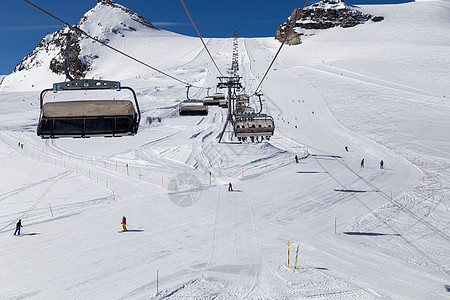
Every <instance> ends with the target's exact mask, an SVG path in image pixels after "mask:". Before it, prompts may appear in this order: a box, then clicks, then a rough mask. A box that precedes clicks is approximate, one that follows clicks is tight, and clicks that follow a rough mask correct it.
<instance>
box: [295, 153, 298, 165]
mask: <svg viewBox="0 0 450 300" xmlns="http://www.w3.org/2000/svg"><path fill="white" fill-rule="evenodd" d="M295 162H296V163H297V164H298V156H297V155H295Z"/></svg>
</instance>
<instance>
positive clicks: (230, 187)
mask: <svg viewBox="0 0 450 300" xmlns="http://www.w3.org/2000/svg"><path fill="white" fill-rule="evenodd" d="M228 191H229V192H232V191H233V185H232V184H231V182H230V183H229V184H228Z"/></svg>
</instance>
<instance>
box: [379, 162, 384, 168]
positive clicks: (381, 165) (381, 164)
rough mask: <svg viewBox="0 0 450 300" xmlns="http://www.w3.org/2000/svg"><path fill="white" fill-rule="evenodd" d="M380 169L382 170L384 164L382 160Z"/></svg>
mask: <svg viewBox="0 0 450 300" xmlns="http://www.w3.org/2000/svg"><path fill="white" fill-rule="evenodd" d="M380 169H384V162H383V160H381V161H380Z"/></svg>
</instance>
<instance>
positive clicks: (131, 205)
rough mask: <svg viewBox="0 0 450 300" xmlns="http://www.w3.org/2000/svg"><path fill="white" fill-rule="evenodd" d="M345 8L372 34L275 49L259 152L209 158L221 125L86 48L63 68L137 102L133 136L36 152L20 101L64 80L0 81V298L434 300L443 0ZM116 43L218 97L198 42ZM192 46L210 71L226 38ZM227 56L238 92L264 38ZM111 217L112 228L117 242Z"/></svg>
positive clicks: (449, 192)
mask: <svg viewBox="0 0 450 300" xmlns="http://www.w3.org/2000/svg"><path fill="white" fill-rule="evenodd" d="M108 11H109V12H111V11H113V10H111V9H109V10H108ZM361 11H364V12H367V13H369V14H371V15H376V16H383V17H385V19H384V21H383V22H379V23H374V22H368V23H366V24H365V25H362V26H355V27H351V28H342V27H339V26H337V27H333V28H330V29H328V30H316V32H315V35H313V36H310V37H309V38H307V39H304V40H303V43H302V44H301V45H299V46H295V47H284V48H283V49H282V51H281V52H280V56H279V57H278V59H277V60H276V61H275V62H274V64H273V68H272V69H271V70H270V72H269V74H268V76H267V79H266V81H265V82H264V83H263V85H262V93H263V94H264V95H263V97H262V99H263V112H264V113H267V114H269V115H271V116H273V118H274V121H275V126H276V130H275V134H274V136H273V137H272V138H271V139H270V141H265V142H263V143H250V142H248V143H242V144H238V143H232V144H230V143H218V135H219V133H220V132H221V131H222V129H223V125H224V121H225V120H226V118H227V114H226V110H224V109H222V108H219V107H210V109H209V113H208V115H207V116H192V117H180V116H178V110H177V108H178V104H179V103H180V101H181V100H182V99H185V97H186V89H185V86H184V84H181V83H179V82H176V81H175V80H173V79H172V78H169V77H167V76H164V75H162V74H160V73H156V72H155V71H154V70H150V69H148V68H146V67H144V66H141V65H139V64H137V63H135V62H132V61H130V60H129V59H127V58H124V57H122V56H120V55H119V54H117V53H115V52H112V51H111V50H109V49H105V48H106V47H103V46H100V45H98V44H97V43H93V42H91V41H88V40H82V41H81V42H80V49H81V53H84V54H89V53H93V54H95V55H97V56H98V58H95V59H93V60H92V62H91V65H90V70H89V71H88V72H87V73H86V77H87V78H92V77H95V78H99V77H102V78H105V79H118V80H121V81H122V82H124V84H126V85H128V86H130V87H132V88H133V89H134V90H135V91H136V94H137V96H138V101H139V106H140V110H141V114H142V120H141V124H140V128H139V132H138V134H137V135H135V136H133V137H122V138H108V139H104V138H90V139H57V140H42V139H40V138H39V137H38V136H37V135H36V124H37V122H38V119H39V114H40V109H39V102H38V101H37V99H38V96H39V90H40V89H41V88H43V87H45V88H49V87H51V83H52V82H53V80H55V81H56V80H57V81H59V80H63V79H64V76H63V75H57V74H55V73H53V72H52V71H51V70H50V69H49V68H48V66H39V67H37V66H36V67H34V68H31V69H30V70H22V71H20V72H16V73H14V74H13V75H10V76H8V79H9V81H8V85H6V86H5V88H4V89H3V90H2V91H1V92H0V107H1V110H0V165H1V166H2V172H1V173H0V191H1V192H0V208H1V210H0V265H1V266H2V267H1V268H0V277H1V278H2V279H4V280H2V283H1V286H0V299H2V300H3V299H211V298H215V299H245V300H247V299H249V300H252V299H255V300H257V299H337V300H347V299H374V300H375V299H433V300H434V299H447V298H448V295H449V291H450V284H449V275H450V252H449V247H448V245H449V241H450V213H449V207H450V204H449V199H450V167H449V166H450V155H449V153H450V143H449V135H448V133H449V132H450V122H449V116H450V104H449V101H448V98H449V95H450V85H449V84H448V83H449V82H450V73H449V72H448V66H449V65H450V55H449V54H448V53H450V3H449V1H443V0H442V1H415V2H411V3H405V4H398V5H370V6H361ZM118 15H120V16H121V15H122V14H118ZM102 17H104V18H107V17H108V16H102ZM109 17H111V18H112V19H114V18H115V17H117V16H116V15H110V16H109ZM111 22H112V23H114V24H120V22H116V21H114V20H111ZM125 24H127V25H130V24H129V23H125ZM137 24H139V23H137ZM92 26H94V24H92ZM137 26H138V25H136V24H135V25H134V26H131V27H133V28H135V27H137ZM142 26H144V25H142ZM94 27H95V30H98V31H99V32H100V31H101V28H100V27H96V26H94ZM121 28H122V27H121ZM124 28H125V27H124ZM124 28H122V29H121V31H122V33H123V35H124V36H125V37H122V36H121V34H114V35H113V34H111V36H112V38H110V41H109V44H110V45H114V46H116V47H117V48H118V49H120V50H122V51H124V52H127V53H130V54H132V55H133V56H135V57H137V58H140V59H142V60H143V61H145V62H147V63H149V64H151V65H154V66H155V67H158V68H161V69H162V70H164V71H166V72H167V73H168V74H171V75H174V76H176V77H177V78H181V79H184V80H186V81H188V82H190V83H193V84H195V85H196V86H201V87H205V88H207V87H215V86H216V85H217V76H218V74H217V73H218V72H217V70H216V68H215V67H214V65H212V63H211V60H210V58H209V56H208V53H206V51H205V50H204V49H203V46H202V43H201V42H200V41H199V39H198V38H193V37H186V36H181V35H177V34H173V33H170V32H164V31H162V30H154V29H151V28H149V27H148V29H144V28H142V30H141V29H140V30H136V31H127V30H125V29H124ZM126 28H128V27H126ZM89 30H94V28H90V29H89ZM97 35H99V36H100V33H98V34H97ZM205 42H206V43H207V45H208V47H209V50H210V52H211V54H212V55H213V56H214V58H215V60H216V63H217V65H218V67H219V68H220V69H221V70H222V71H224V72H225V71H226V70H227V69H228V68H229V66H230V64H231V62H232V59H233V39H226V38H210V39H206V40H205ZM238 43H239V45H238V49H239V72H240V73H239V74H240V75H241V76H242V82H243V84H244V85H245V88H246V91H249V92H250V93H251V92H253V91H254V90H255V89H256V86H257V85H258V83H259V81H260V79H261V78H262V77H263V76H264V74H265V72H266V70H267V67H268V65H269V63H270V62H271V60H272V58H273V55H274V53H276V51H277V50H278V48H279V46H280V43H279V42H278V41H276V40H274V39H273V37H267V38H239V40H238ZM41 54H42V55H43V56H44V55H45V52H43V53H41ZM54 54H55V55H56V54H57V53H56V51H55V53H54ZM52 58H53V57H52ZM50 60H51V59H48V60H47V63H50ZM17 74H20V76H17ZM11 76H16V77H11ZM12 79H14V80H12ZM5 80H6V79H5ZM33 84H34V87H31V86H32V85H33ZM24 89H25V91H24ZM27 90H31V91H27ZM223 91H224V90H222V92H223ZM111 92H112V93H116V94H120V93H121V92H123V91H111ZM74 93H75V92H74ZM74 93H71V95H73V94H74ZM60 94H63V92H61V93H58V94H54V93H48V94H47V96H48V98H46V100H47V101H49V102H50V101H56V100H55V99H56V97H57V96H59V95H60ZM206 94H207V90H206V89H200V88H192V89H191V96H192V98H194V97H195V98H199V99H201V98H202V97H204V96H206ZM85 96H91V93H90V91H82V92H81V96H80V97H83V98H84V97H85ZM255 98H256V97H251V101H250V104H251V105H252V106H253V107H256V108H258V107H259V106H257V105H259V101H257V99H255ZM69 100H72V99H71V98H70V99H69ZM255 102H256V103H255ZM150 121H151V122H150ZM230 135H231V133H230V132H226V138H229V137H230ZM295 155H297V156H298V157H299V162H298V163H296V162H295V159H294V157H295ZM362 159H364V160H365V164H364V166H361V164H360V162H361V160H362ZM381 160H383V161H384V168H383V169H381V168H380V161H381ZM230 182H231V183H232V185H233V189H234V191H233V192H228V191H227V187H228V183H230ZM122 216H126V219H127V222H128V224H127V226H128V229H129V231H128V232H125V233H124V232H119V233H118V231H121V229H122V227H121V224H120V222H121V220H122ZM19 219H21V220H22V225H23V228H22V232H21V236H14V235H13V233H14V231H15V224H16V223H17V221H18V220H19ZM288 241H289V242H290V245H291V246H290V247H291V248H290V252H289V253H290V257H289V258H290V260H289V265H288V248H287V242H288ZM297 247H298V248H299V251H298V260H297V268H296V269H295V268H294V265H295V254H296V249H297Z"/></svg>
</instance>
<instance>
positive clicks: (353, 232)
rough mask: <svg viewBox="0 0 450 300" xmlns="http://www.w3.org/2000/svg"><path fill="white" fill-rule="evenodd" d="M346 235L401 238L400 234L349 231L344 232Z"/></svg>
mask: <svg viewBox="0 0 450 300" xmlns="http://www.w3.org/2000/svg"><path fill="white" fill-rule="evenodd" d="M344 234H347V235H360V236H382V235H391V236H401V235H400V234H398V233H379V232H355V231H347V232H344Z"/></svg>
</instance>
